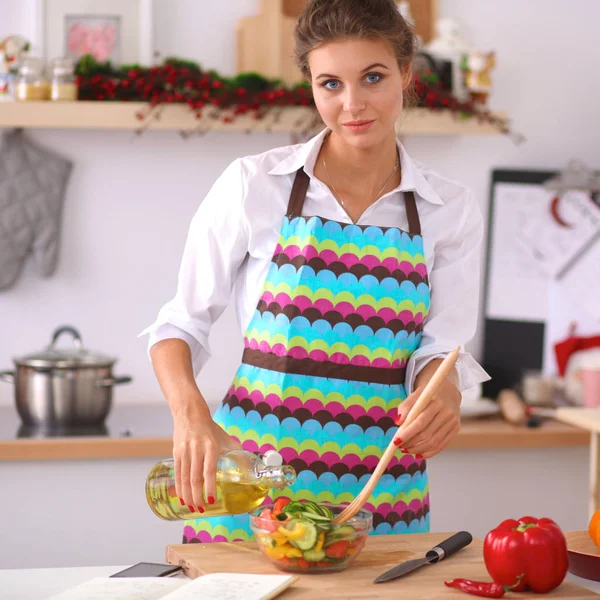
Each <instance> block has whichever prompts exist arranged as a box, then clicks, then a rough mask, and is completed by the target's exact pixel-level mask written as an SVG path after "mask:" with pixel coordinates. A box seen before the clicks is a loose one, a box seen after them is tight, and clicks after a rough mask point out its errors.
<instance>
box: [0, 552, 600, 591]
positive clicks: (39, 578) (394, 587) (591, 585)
mask: <svg viewBox="0 0 600 600" xmlns="http://www.w3.org/2000/svg"><path fill="white" fill-rule="evenodd" d="M398 560H400V559H398ZM447 564H451V563H450V561H449V562H448V563H447ZM130 566H131V565H130V564H127V565H125V564H123V565H114V566H102V567H66V568H60V569H56V568H54V569H4V570H1V569H0V590H2V594H3V596H2V597H3V598H6V599H7V600H45V599H46V598H48V597H49V596H52V595H54V594H58V593H59V592H63V591H65V590H67V589H69V588H72V587H75V586H77V585H79V584H81V583H84V582H85V581H88V580H90V579H93V578H94V577H108V576H109V575H112V574H113V573H117V572H118V571H122V570H123V569H125V568H127V567H130ZM175 577H178V578H187V577H186V575H183V574H178V575H176V576H175ZM323 577H325V576H323ZM413 578H414V575H413ZM566 579H567V581H569V582H571V583H573V584H575V585H578V586H580V587H582V588H585V589H587V590H590V591H591V592H595V593H600V583H598V582H594V581H589V580H587V579H581V578H580V577H575V576H574V575H569V574H568V575H567V578H566ZM486 580H488V579H487V578H486V579H484V581H486ZM407 581H408V580H407ZM401 585H402V581H401V580H398V581H396V582H392V583H391V584H382V585H380V586H378V587H377V588H376V589H377V591H378V592H379V594H378V595H377V598H386V595H385V594H384V593H383V592H384V591H385V590H386V589H387V590H388V591H389V592H390V596H389V597H391V598H400V597H401V596H400V586H401ZM386 586H387V587H386ZM560 589H561V588H559V590H560ZM563 589H564V588H563ZM557 591H558V590H557ZM444 592H447V594H446V595H444V596H443V597H444V598H447V597H450V595H451V594H454V596H456V597H457V598H459V597H463V598H470V597H471V596H467V595H465V594H462V592H458V591H456V590H449V589H446V588H444ZM291 593H292V592H291V590H289V591H287V592H286V593H285V594H282V595H281V599H282V600H286V599H287V598H289V597H291V596H290V595H291ZM583 593H584V594H586V593H585V592H583ZM459 594H462V596H459ZM311 597H312V598H315V595H314V594H313V595H312V596H311ZM403 597H405V598H408V596H403ZM422 597H423V596H422V595H418V596H416V597H414V598H422ZM510 597H511V598H512V597H514V598H517V597H518V596H517V595H513V594H510ZM526 597H527V598H529V599H530V600H531V599H532V598H533V596H532V595H531V594H529V595H527V596H526ZM546 597H552V596H540V598H546ZM555 597H556V596H555ZM558 597H559V598H560V597H562V598H568V597H569V596H558ZM571 597H572V598H574V597H578V598H588V597H590V598H593V597H595V596H593V595H592V594H591V593H588V594H586V595H585V596H584V595H582V596H571ZM507 598H508V596H507Z"/></svg>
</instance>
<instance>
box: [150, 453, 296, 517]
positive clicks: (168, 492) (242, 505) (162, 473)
mask: <svg viewBox="0 0 600 600" xmlns="http://www.w3.org/2000/svg"><path fill="white" fill-rule="evenodd" d="M281 469H282V473H283V476H284V478H286V479H287V482H286V483H287V484H291V483H293V481H294V480H295V472H294V471H293V469H291V467H287V466H285V467H281ZM243 475H244V473H240V469H239V468H237V465H236V466H232V465H231V464H229V465H228V468H224V469H222V470H221V471H220V472H217V495H216V498H215V502H214V503H213V504H208V503H205V505H204V513H200V512H198V510H195V512H191V510H190V509H189V508H188V507H187V506H182V504H181V502H180V500H179V497H178V496H177V493H176V491H175V483H174V472H173V462H172V461H171V460H169V461H161V462H159V463H158V464H156V465H155V466H154V467H153V468H152V470H151V471H150V473H149V474H148V477H147V479H146V500H147V501H148V505H149V506H150V508H151V509H152V511H153V512H154V513H155V514H156V515H157V516H158V517H160V518H161V519H166V520H168V521H175V520H180V519H198V518H204V517H217V516H221V515H232V514H241V513H246V512H249V511H251V510H252V509H254V508H256V507H257V506H260V505H261V504H262V503H263V501H264V500H265V498H266V497H267V495H268V493H269V490H270V489H272V487H274V485H273V483H274V482H273V480H269V479H267V480H265V484H267V485H261V484H262V481H261V484H259V483H257V482H256V480H254V481H252V478H250V480H248V481H244V480H243V479H244V476H243ZM245 475H246V476H247V474H245ZM277 487H280V486H279V485H277Z"/></svg>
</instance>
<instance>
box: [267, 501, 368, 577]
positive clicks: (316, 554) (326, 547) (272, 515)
mask: <svg viewBox="0 0 600 600" xmlns="http://www.w3.org/2000/svg"><path fill="white" fill-rule="evenodd" d="M333 518H334V514H333V512H332V511H331V509H329V508H328V507H327V506H325V505H322V504H317V503H316V502H311V501H305V502H299V501H290V500H289V499H288V498H278V499H277V500H276V501H275V504H274V505H273V507H272V508H264V509H263V510H262V511H261V512H260V513H259V514H258V517H256V518H255V526H256V528H258V531H257V532H256V533H257V538H258V541H259V544H260V545H261V547H262V550H263V552H265V553H266V554H267V555H268V556H269V557H270V558H271V559H272V560H273V561H274V562H275V563H276V565H277V566H280V567H282V568H283V569H285V570H290V569H291V570H295V569H298V570H302V571H306V570H311V569H312V570H325V569H327V570H339V569H343V568H345V566H346V564H347V563H348V562H349V560H350V558H351V557H352V555H353V554H355V553H356V552H358V551H359V550H360V549H361V548H362V546H363V544H364V542H365V539H366V535H367V533H368V531H366V530H362V531H361V530H360V529H356V528H355V527H353V526H352V525H348V524H343V525H337V524H334V523H333V522H332V521H333Z"/></svg>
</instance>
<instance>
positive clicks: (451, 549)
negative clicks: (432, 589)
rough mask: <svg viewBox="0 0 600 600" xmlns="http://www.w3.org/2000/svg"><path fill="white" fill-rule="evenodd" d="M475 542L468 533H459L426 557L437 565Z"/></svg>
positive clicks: (433, 549)
mask: <svg viewBox="0 0 600 600" xmlns="http://www.w3.org/2000/svg"><path fill="white" fill-rule="evenodd" d="M472 541H473V536H472V535H471V534H470V533H469V532H468V531H459V532H458V533H455V534H454V535H453V536H451V537H449V538H448V539H447V540H444V541H443V542H442V543H440V544H438V545H437V546H436V547H435V548H432V549H431V550H430V551H429V552H428V553H427V554H426V555H425V557H426V558H427V559H429V562H430V563H432V564H433V563H436V562H439V561H440V560H442V559H444V558H446V557H448V556H452V555H453V554H454V553H455V552H458V551H459V550H461V549H462V548H464V547H465V546H468V545H469V544H470V543H471V542H472Z"/></svg>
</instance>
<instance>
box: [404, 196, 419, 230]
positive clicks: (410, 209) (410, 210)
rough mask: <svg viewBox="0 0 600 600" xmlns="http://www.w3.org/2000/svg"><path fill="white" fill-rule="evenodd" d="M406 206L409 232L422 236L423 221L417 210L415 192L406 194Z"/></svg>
mask: <svg viewBox="0 0 600 600" xmlns="http://www.w3.org/2000/svg"><path fill="white" fill-rule="evenodd" d="M404 206H405V207H406V217H407V219H408V231H409V233H412V234H413V235H421V220H420V219H419V211H418V210H417V201H416V200H415V194H414V193H413V192H404Z"/></svg>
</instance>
